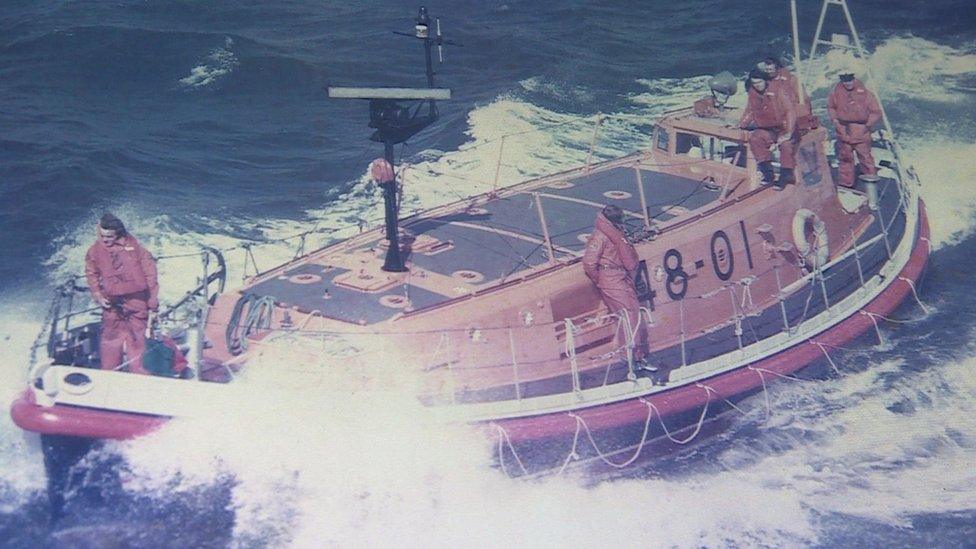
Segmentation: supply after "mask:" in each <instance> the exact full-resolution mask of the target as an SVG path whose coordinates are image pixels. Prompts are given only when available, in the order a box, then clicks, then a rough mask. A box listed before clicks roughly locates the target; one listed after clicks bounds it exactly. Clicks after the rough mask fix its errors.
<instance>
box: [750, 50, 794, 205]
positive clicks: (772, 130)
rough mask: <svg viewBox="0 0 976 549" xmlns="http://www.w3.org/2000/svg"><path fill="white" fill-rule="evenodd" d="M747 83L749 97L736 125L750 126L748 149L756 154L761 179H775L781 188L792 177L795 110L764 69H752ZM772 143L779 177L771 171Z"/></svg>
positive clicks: (771, 180) (768, 182)
mask: <svg viewBox="0 0 976 549" xmlns="http://www.w3.org/2000/svg"><path fill="white" fill-rule="evenodd" d="M746 87H747V88H748V92H749V98H748V102H747V104H746V108H745V111H744V112H743V113H742V118H741V120H739V127H740V128H742V129H744V130H749V150H751V151H752V155H753V156H754V157H755V158H756V162H757V164H758V166H757V167H758V168H759V172H760V173H761V174H762V179H763V183H765V184H773V183H775V184H776V188H777V189H782V188H783V187H785V186H786V185H787V184H789V183H793V182H794V181H795V178H794V175H793V170H794V168H795V167H796V156H795V155H796V111H795V110H794V108H793V103H792V101H791V100H790V98H789V97H787V94H786V93H785V92H784V91H783V90H781V89H780V86H778V85H777V86H771V85H770V79H769V75H768V74H766V72H765V71H761V70H759V69H753V70H752V71H751V72H750V73H749V78H748V81H747V85H746ZM774 145H775V146H777V147H778V148H779V164H780V173H779V180H778V181H776V180H775V178H774V175H773V155H772V151H771V148H772V147H773V146H774Z"/></svg>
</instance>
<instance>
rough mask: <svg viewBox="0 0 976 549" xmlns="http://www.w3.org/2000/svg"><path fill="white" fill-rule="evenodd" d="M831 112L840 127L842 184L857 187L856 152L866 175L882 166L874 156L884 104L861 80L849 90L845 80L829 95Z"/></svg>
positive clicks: (839, 146)
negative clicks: (873, 134)
mask: <svg viewBox="0 0 976 549" xmlns="http://www.w3.org/2000/svg"><path fill="white" fill-rule="evenodd" d="M827 112H828V113H829V114H830V120H831V122H833V123H834V128H836V130H837V164H838V165H837V176H838V179H839V181H838V183H840V184H841V185H844V186H845V187H853V186H854V154H855V153H857V160H858V162H859V163H860V165H861V173H862V174H863V175H876V174H877V173H878V168H876V167H875V165H874V156H872V155H871V128H872V127H874V126H875V125H877V124H878V122H880V121H881V106H880V105H878V99H877V98H876V97H875V96H874V94H873V93H871V91H870V90H868V89H867V88H865V87H864V84H862V83H861V81H860V80H857V79H854V87H853V88H852V89H851V90H848V89H847V88H846V87H844V84H843V82H841V83H838V84H837V85H836V86H834V89H833V91H831V92H830V97H828V98H827Z"/></svg>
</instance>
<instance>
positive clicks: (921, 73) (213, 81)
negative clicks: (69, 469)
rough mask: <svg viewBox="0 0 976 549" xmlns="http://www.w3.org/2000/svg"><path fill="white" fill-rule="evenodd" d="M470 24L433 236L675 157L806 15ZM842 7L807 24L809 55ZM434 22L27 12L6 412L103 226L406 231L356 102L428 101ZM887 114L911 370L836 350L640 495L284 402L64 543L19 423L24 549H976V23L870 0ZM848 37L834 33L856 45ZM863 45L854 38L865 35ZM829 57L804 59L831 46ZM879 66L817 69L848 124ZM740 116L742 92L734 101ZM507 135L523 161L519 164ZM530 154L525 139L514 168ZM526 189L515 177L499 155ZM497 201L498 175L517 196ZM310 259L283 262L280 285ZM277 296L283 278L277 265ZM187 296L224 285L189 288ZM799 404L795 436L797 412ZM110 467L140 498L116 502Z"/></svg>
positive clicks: (5, 429) (409, 199)
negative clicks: (917, 268) (921, 227)
mask: <svg viewBox="0 0 976 549" xmlns="http://www.w3.org/2000/svg"><path fill="white" fill-rule="evenodd" d="M634 4H635V3H632V2H603V3H599V5H588V4H584V3H575V2H574V3H566V2H552V1H540V2H517V1H508V2H438V3H428V7H429V9H430V11H431V13H432V14H434V15H436V16H440V17H442V19H443V21H442V24H443V27H444V30H445V32H446V33H447V35H448V37H449V38H451V39H454V40H456V41H458V42H460V43H461V44H463V45H462V46H460V47H446V48H445V51H444V56H445V63H444V65H440V66H438V67H437V70H438V76H437V78H438V84H439V85H441V86H444V87H450V88H452V89H453V90H454V96H453V99H452V100H451V101H448V102H444V103H442V104H441V106H440V108H441V115H442V117H441V119H440V121H438V122H437V123H436V124H435V125H434V126H433V127H432V128H431V129H429V130H427V131H425V132H424V133H422V134H421V135H419V136H418V137H416V138H414V139H412V140H411V141H410V142H409V143H408V144H407V145H406V146H404V147H403V148H402V149H400V148H398V150H397V155H398V158H401V159H402V161H403V162H405V163H408V164H409V165H410V167H409V168H408V170H407V172H406V173H405V176H404V187H405V195H404V205H403V209H404V210H405V211H408V212H409V211H413V210H419V209H423V208H429V207H432V206H436V205H439V204H443V203H447V202H451V201H454V200H457V199H458V198H460V197H464V196H468V195H471V194H475V193H481V192H485V191H488V190H491V189H492V188H493V187H495V186H496V185H507V184H511V183H515V182H518V181H522V180H525V179H527V178H529V177H532V176H535V175H540V174H544V173H547V172H552V171H557V170H561V169H566V168H569V167H574V166H578V165H580V164H581V163H583V162H585V161H586V160H587V157H588V156H589V154H590V143H591V139H592V137H593V134H594V132H593V129H594V123H595V120H596V118H597V114H598V113H600V114H601V116H602V117H603V123H602V124H601V128H600V133H599V135H598V139H597V140H596V145H595V148H594V151H593V158H595V159H606V158H611V157H613V156H616V155H621V154H626V153H628V152H631V151H633V150H637V149H639V148H642V147H646V146H647V145H648V136H649V130H650V128H651V127H652V124H653V120H654V118H655V117H657V116H660V115H661V114H662V113H663V112H665V111H667V110H669V109H672V108H676V107H682V106H685V105H687V104H689V103H690V102H691V101H693V100H694V99H696V98H698V97H699V96H700V95H701V94H703V93H705V91H706V90H705V85H706V82H707V79H708V76H709V75H712V74H715V73H717V72H719V71H721V70H731V71H732V72H733V73H734V74H737V75H744V74H745V72H746V71H747V70H748V69H749V68H750V67H751V65H752V64H753V63H755V62H756V61H758V60H759V59H761V58H762V57H765V56H766V55H768V54H770V53H772V54H783V53H789V52H791V51H792V45H791V43H790V41H789V39H788V36H787V32H786V31H787V29H788V23H789V20H788V13H789V12H788V4H787V3H786V2H774V1H770V0H763V1H760V2H754V3H752V4H750V5H749V6H748V7H747V6H744V5H743V4H742V3H737V2H731V1H726V0H720V1H713V2H682V3H668V2H646V3H641V4H639V5H634ZM817 4H818V3H817V2H805V3H803V2H801V5H800V15H801V21H800V23H801V29H805V30H806V34H805V35H804V36H806V35H807V34H809V33H810V32H811V31H812V29H813V26H814V23H815V22H816V16H817V9H816V8H817ZM416 7H417V6H414V5H410V4H407V3H403V2H379V1H376V0H371V1H368V2H361V3H351V4H348V5H347V4H342V5H330V3H321V2H303V1H298V2H289V3H264V2H223V1H212V2H206V3H202V2H201V3H187V2H179V1H175V0H168V1H153V2H98V3H79V2H70V1H34V2H26V1H20V0H15V1H13V2H9V3H8V4H7V5H5V9H4V10H3V13H2V14H0V106H2V108H0V130H2V131H0V192H2V198H3V200H2V201H0V212H2V217H0V250H2V251H3V253H4V254H5V255H6V257H5V260H4V261H2V262H0V303H2V305H3V307H2V309H0V345H2V349H3V351H4V352H3V356H4V357H5V360H6V361H7V362H6V364H5V365H4V366H3V369H2V374H0V404H3V405H4V406H3V407H4V408H6V407H7V405H8V404H9V402H11V401H12V400H13V399H14V398H15V397H16V396H17V394H18V393H19V392H20V391H22V389H23V387H24V382H25V378H26V368H27V363H28V356H29V352H30V346H31V344H32V342H33V340H34V338H35V336H36V335H37V332H38V330H39V328H40V323H41V321H42V319H43V316H44V313H45V310H46V306H47V303H48V300H49V298H50V293H51V288H52V286H53V285H54V284H57V283H60V282H62V281H63V280H65V279H66V278H67V277H68V276H70V275H71V274H76V273H79V272H80V271H81V269H82V261H83V257H84V252H85V249H86V248H87V246H88V245H89V244H90V243H91V241H92V240H93V237H94V224H95V222H96V220H97V218H98V217H99V216H100V215H101V213H102V212H104V211H112V212H114V213H116V214H117V215H119V216H120V217H122V218H123V219H124V220H125V221H126V223H127V224H128V226H129V229H130V230H131V232H132V233H133V234H135V235H136V236H137V237H138V238H139V239H140V240H141V241H142V242H143V243H144V244H145V245H147V247H149V248H150V249H151V250H152V251H153V252H154V253H155V254H156V255H157V256H165V257H168V256H179V255H182V254H186V253H191V252H194V251H196V250H198V249H199V247H200V246H201V245H209V246H215V247H218V248H220V249H223V250H226V255H227V259H228V261H229V267H230V271H231V272H230V280H231V284H232V285H234V284H237V283H239V282H238V281H239V280H240V279H241V277H242V276H243V275H244V274H245V273H244V262H243V256H244V254H243V250H242V249H241V248H240V246H241V245H242V244H244V243H250V242H253V243H263V242H268V241H274V240H276V239H281V238H284V237H288V236H291V235H294V234H296V233H299V232H302V231H305V230H307V229H309V228H312V227H316V228H321V229H322V231H321V232H319V233H316V234H315V235H314V236H312V237H310V241H309V242H308V243H307V246H309V247H312V246H320V245H323V244H326V243H328V242H330V241H332V240H333V239H335V238H339V237H342V236H348V235H351V234H355V233H356V232H358V230H359V227H360V226H369V227H374V226H377V225H378V224H379V223H381V220H382V209H381V206H380V202H381V201H380V200H379V199H378V194H377V190H376V189H375V187H373V186H372V185H370V184H369V182H368V181H367V174H366V172H367V169H366V166H367V164H368V162H369V161H370V160H371V159H372V158H374V157H376V156H380V155H381V153H382V151H381V148H380V147H379V146H378V145H377V144H375V143H372V142H369V141H368V140H367V136H368V134H369V130H368V129H367V128H366V127H365V123H366V119H367V112H366V107H365V105H364V104H361V103H359V102H356V101H340V100H328V99H326V97H325V92H324V91H323V89H322V88H323V86H327V85H403V86H421V85H423V83H424V80H423V74H422V68H423V65H422V57H421V48H420V46H419V44H418V43H416V42H415V41H413V40H411V39H409V38H405V37H399V36H396V35H393V34H392V33H391V32H390V31H391V30H398V31H406V32H409V31H410V30H411V23H412V18H413V17H414V16H415V10H416ZM851 9H852V11H853V14H854V17H855V19H856V21H857V22H858V24H859V29H860V30H861V32H862V38H863V40H864V41H865V42H866V45H867V47H868V49H869V50H871V51H872V52H873V57H872V59H871V62H870V70H871V72H872V74H873V76H874V78H873V79H872V80H870V81H869V82H868V84H869V86H871V87H872V89H874V90H875V91H877V92H878V93H879V95H880V96H881V97H882V100H883V101H884V103H885V106H886V109H887V112H888V115H889V117H890V118H891V121H892V124H893V125H894V129H895V132H896V134H897V136H898V138H899V141H900V143H901V145H902V147H903V149H904V152H905V156H906V160H907V161H908V162H909V163H911V164H913V165H914V166H915V168H916V169H917V171H918V174H919V177H920V179H921V180H922V182H923V189H922V195H923V198H924V199H925V201H926V204H927V207H928V210H929V218H930V224H931V226H932V245H933V254H932V259H931V265H930V267H929V270H928V274H927V277H926V280H925V282H924V284H923V285H922V287H921V288H920V297H921V299H922V300H923V301H924V302H925V304H926V306H927V307H928V309H929V310H930V312H929V313H928V314H925V312H924V311H923V310H922V309H921V308H920V307H918V306H917V305H916V306H906V307H903V308H902V309H901V310H899V311H898V312H897V318H898V319H900V320H905V321H906V322H905V323H898V324H884V325H883V327H882V331H883V335H884V337H885V340H886V341H887V344H886V345H884V346H872V345H871V343H870V342H869V341H868V342H866V343H862V344H861V345H860V346H858V347H856V348H854V349H852V350H847V351H843V352H837V353H833V358H834V360H835V361H836V362H837V364H838V368H839V370H840V372H841V375H836V376H830V377H828V378H827V379H823V380H818V381H816V382H799V381H787V380H782V381H780V382H777V383H774V384H772V385H771V387H770V390H769V392H768V393H767V394H761V395H757V396H756V397H753V398H751V399H749V400H747V401H746V402H744V403H743V405H742V410H741V413H740V412H733V413H731V414H730V415H729V416H728V418H727V420H726V421H727V423H728V425H727V426H726V427H725V428H724V429H723V430H722V431H721V432H719V433H717V434H713V435H711V436H709V437H707V438H703V439H702V440H700V441H697V443H696V444H693V445H690V447H689V448H687V449H686V450H683V451H681V452H678V453H676V454H674V455H670V456H667V457H664V458H660V459H655V460H650V461H646V462H642V463H641V464H640V465H638V466H635V467H632V468H629V469H625V470H623V471H619V472H618V471H611V470H607V471H595V472H594V471H581V470H576V469H574V470H570V471H569V472H568V474H566V475H564V476H561V477H557V478H548V479H540V480H534V481H525V480H513V479H509V478H508V477H507V476H506V475H505V474H504V473H503V472H502V471H500V470H499V469H497V468H494V467H493V466H492V459H491V452H492V448H491V444H490V442H489V441H487V440H485V439H484V437H482V436H480V435H479V434H478V433H475V432H473V431H472V430H471V429H470V428H468V427H465V426H444V425H442V424H440V423H438V422H435V421H434V420H433V419H432V418H431V417H430V415H429V414H426V413H425V410H424V409H423V408H422V407H421V406H420V405H419V404H418V403H417V402H416V401H415V400H413V399H411V398H406V397H403V396H401V395H396V394H373V395H363V394H356V395H335V394H332V395H330V398H328V399H324V398H322V397H321V394H320V393H316V392H315V391H314V387H313V388H310V390H294V388H291V389H292V390H289V389H288V387H287V384H285V387H279V388H277V389H270V390H269V389H268V387H269V385H274V384H273V383H269V381H270V380H269V379H267V378H262V376H264V375H270V376H275V375H277V372H280V371H281V370H283V369H284V368H285V366H286V365H287V364H289V362H290V360H289V356H288V353H287V352H282V353H268V354H266V355H264V356H262V357H261V358H260V360H261V362H262V364H261V365H260V366H261V368H255V369H253V371H255V372H258V373H256V374H253V375H252V376H249V377H247V378H245V379H243V380H241V383H242V386H243V388H244V390H245V391H246V392H247V393H248V394H249V398H247V399H245V400H244V401H242V402H241V404H240V406H238V407H235V408H234V409H229V410H220V411H218V412H219V413H215V414H213V415H212V416H211V417H210V418H207V419H196V420H177V421H173V422H171V423H170V424H169V425H167V426H166V427H165V428H164V429H162V430H161V431H159V432H158V433H156V434H154V435H152V436H149V437H146V438H144V439H140V440H137V441H131V442H125V443H109V444H107V445H106V446H105V447H104V448H102V449H101V450H100V451H99V452H96V453H95V454H93V455H92V456H90V457H89V461H88V463H87V464H86V465H88V467H87V470H88V473H87V475H86V476H85V477H82V478H76V479H74V480H73V482H72V485H71V486H70V488H69V491H68V506H67V507H66V512H67V515H66V516H65V517H64V519H63V520H62V521H61V522H60V523H59V524H56V525H54V526H49V525H48V523H47V507H46V496H45V492H44V488H45V484H44V470H43V465H42V458H41V454H40V450H39V448H38V444H37V439H36V436H35V435H31V434H25V433H23V432H22V431H21V430H20V429H18V428H17V427H15V426H14V425H13V424H12V422H11V421H10V419H9V417H8V416H7V414H6V413H4V414H0V545H3V546H9V547H36V546H39V545H40V546H116V545H122V546H141V547H157V546H177V545H178V546H200V547H204V546H215V547H222V546H237V547H260V546H296V547H322V546H341V547H349V546H352V547H356V546H363V547H365V546H417V547H421V546H422V547H431V546H435V547H436V546H459V545H463V546H476V547H481V546H503V545H504V546H515V545H519V546H523V545H529V546H552V547H557V546H559V547H562V546H567V545H570V544H573V545H583V546H600V547H604V546H640V547H646V546H721V545H745V546H777V547H778V546H784V545H787V546H789V545H809V544H812V545H823V546H836V545H843V546H849V545H868V546H878V545H906V544H907V545H915V546H926V547H927V546H933V545H936V546H959V545H967V544H971V543H972V539H976V529H974V526H973V524H974V523H976V420H974V419H973V418H974V413H976V409H974V408H976V404H974V402H976V372H974V367H976V345H974V344H973V341H974V337H973V335H974V330H976V297H974V293H973V292H972V291H971V287H972V284H973V275H972V267H971V266H972V265H973V264H974V260H976V237H974V236H973V230H974V228H976V220H974V213H976V161H974V160H973V159H974V158H976V122H974V119H976V117H974V113H976V31H974V30H973V29H976V8H974V6H973V5H972V3H971V2H967V1H963V0H949V1H945V2H938V3H924V4H920V3H917V2H900V3H891V2H852V3H851ZM837 22H838V21H836V20H835V21H833V22H832V24H833V23H837ZM835 30H836V29H835ZM810 38H812V36H810V37H806V38H804V49H806V45H807V44H808V43H809V39H810ZM851 69H853V70H855V71H856V72H858V74H859V75H860V74H863V73H864V67H863V65H859V64H858V62H857V61H855V60H853V59H852V58H850V56H849V55H843V54H831V55H829V56H828V57H826V58H824V59H822V60H820V61H818V62H816V63H814V64H812V65H810V66H809V67H807V75H806V82H807V84H808V88H809V89H810V90H811V91H812V94H813V97H814V102H815V106H816V107H817V108H818V109H820V110H822V108H823V106H824V102H825V96H826V93H827V91H828V90H829V86H830V85H832V83H833V82H834V81H836V75H837V74H838V73H840V72H846V71H847V70H851ZM736 100H740V101H741V95H740V96H738V97H737V98H736ZM503 138H504V140H503ZM503 141H504V144H503ZM500 152H501V153H503V162H501V164H499V163H498V156H499V153H500ZM496 172H497V176H496ZM295 244H296V242H295V241H293V240H290V241H288V242H285V243H279V244H269V245H262V246H260V247H259V248H257V250H258V252H257V259H258V262H259V266H260V267H262V268H268V267H269V266H272V265H274V264H277V263H280V262H282V261H285V260H287V259H289V258H290V257H292V256H293V254H294V252H295V248H294V246H295ZM251 268H252V271H251V272H252V273H253V266H252V267H251ZM160 270H161V284H162V287H163V297H164V299H168V300H171V301H172V300H174V299H176V298H177V297H178V296H180V295H181V293H182V292H183V291H184V290H185V289H186V288H187V287H188V286H189V285H191V284H193V283H194V281H195V279H196V277H197V276H199V272H200V265H199V260H198V258H196V257H174V258H171V259H166V260H163V261H161V262H160ZM767 399H768V408H767V404H766V403H767ZM107 471H111V472H112V473H113V474H106V472H107Z"/></svg>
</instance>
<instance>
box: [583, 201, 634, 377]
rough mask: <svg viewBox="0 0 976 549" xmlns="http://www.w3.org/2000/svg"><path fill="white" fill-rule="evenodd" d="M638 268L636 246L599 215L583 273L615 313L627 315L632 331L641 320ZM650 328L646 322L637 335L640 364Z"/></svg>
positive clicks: (586, 253) (585, 255)
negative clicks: (636, 282) (636, 277)
mask: <svg viewBox="0 0 976 549" xmlns="http://www.w3.org/2000/svg"><path fill="white" fill-rule="evenodd" d="M637 266H638V257H637V251H636V250H634V246H633V244H631V243H630V242H628V241H627V239H626V238H625V237H624V235H623V233H622V232H621V231H620V229H618V228H617V227H616V226H615V225H614V224H613V223H612V222H611V221H610V220H609V219H607V217H606V216H605V215H604V214H603V213H602V212H601V213H599V214H597V216H596V222H595V223H594V230H593V234H592V235H590V239H589V241H588V242H587V243H586V252H585V253H584V254H583V272H585V273H586V276H588V277H589V278H590V280H592V281H593V283H594V284H596V287H597V289H598V290H600V296H601V297H602V298H603V302H604V303H606V304H607V307H609V308H610V312H611V313H618V314H619V313H620V311H622V310H623V311H626V312H627V316H628V318H629V319H630V325H631V329H634V327H636V325H637V320H638V318H640V317H639V315H640V301H638V299H637V290H636V288H634V276H635V274H636V273H637ZM646 326H647V324H646V322H642V323H641V328H640V329H639V330H637V334H636V335H635V340H636V347H635V349H634V358H635V359H637V360H641V359H643V358H644V356H645V355H646V353H647V330H646ZM622 343H623V342H618V344H622Z"/></svg>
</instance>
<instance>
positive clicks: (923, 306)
mask: <svg viewBox="0 0 976 549" xmlns="http://www.w3.org/2000/svg"><path fill="white" fill-rule="evenodd" d="M898 280H904V281H905V282H907V283H908V287H909V288H911V289H912V295H913V296H915V301H916V302H917V303H918V306H919V307H921V308H922V310H923V311H925V314H929V308H928V307H926V306H925V304H924V303H922V300H921V299H919V298H918V291H916V289H915V283H914V282H913V281H912V279H910V278H907V277H904V276H899V277H898Z"/></svg>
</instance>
